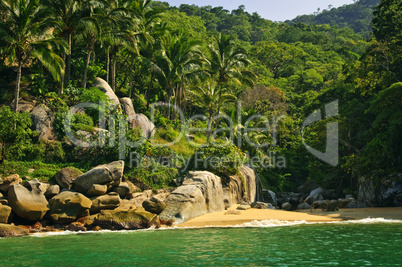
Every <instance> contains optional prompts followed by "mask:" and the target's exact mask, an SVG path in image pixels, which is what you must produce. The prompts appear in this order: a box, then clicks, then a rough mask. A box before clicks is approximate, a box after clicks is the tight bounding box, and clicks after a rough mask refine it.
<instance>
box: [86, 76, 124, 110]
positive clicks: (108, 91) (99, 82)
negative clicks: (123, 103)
mask: <svg viewBox="0 0 402 267" xmlns="http://www.w3.org/2000/svg"><path fill="white" fill-rule="evenodd" d="M92 87H96V88H99V90H101V91H102V92H104V93H105V95H107V96H108V97H109V99H110V100H111V101H112V102H113V104H115V105H119V104H120V101H119V98H118V97H117V96H116V94H115V93H114V91H113V89H112V87H110V85H109V84H108V83H107V82H106V81H105V80H103V79H101V78H96V79H95V82H94V83H93V84H92Z"/></svg>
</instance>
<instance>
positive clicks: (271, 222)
mask: <svg viewBox="0 0 402 267" xmlns="http://www.w3.org/2000/svg"><path fill="white" fill-rule="evenodd" d="M376 223H402V220H393V219H384V218H366V219H361V220H347V221H331V222H307V221H280V220H275V219H271V220H262V221H257V220H255V221H252V222H246V223H243V224H239V225H236V226H234V227H277V226H293V225H301V224H376Z"/></svg>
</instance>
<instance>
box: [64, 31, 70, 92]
mask: <svg viewBox="0 0 402 267" xmlns="http://www.w3.org/2000/svg"><path fill="white" fill-rule="evenodd" d="M71 37H72V34H71V32H69V33H68V37H67V38H68V51H67V60H66V81H65V84H66V85H68V84H69V82H70V77H71V45H72V44H71V43H72V42H71ZM62 93H63V92H62Z"/></svg>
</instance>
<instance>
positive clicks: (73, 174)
mask: <svg viewBox="0 0 402 267" xmlns="http://www.w3.org/2000/svg"><path fill="white" fill-rule="evenodd" d="M81 174H82V171H80V170H78V169H76V168H72V167H67V168H63V169H61V170H60V171H58V172H57V173H56V175H55V176H54V178H55V179H56V182H57V184H58V185H59V186H60V187H61V188H62V189H71V187H72V185H73V180H74V179H76V178H77V177H78V176H80V175H81Z"/></svg>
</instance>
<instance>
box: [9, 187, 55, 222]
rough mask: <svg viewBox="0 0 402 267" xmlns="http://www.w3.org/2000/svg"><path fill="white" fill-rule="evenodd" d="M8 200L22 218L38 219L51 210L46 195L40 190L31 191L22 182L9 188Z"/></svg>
mask: <svg viewBox="0 0 402 267" xmlns="http://www.w3.org/2000/svg"><path fill="white" fill-rule="evenodd" d="M8 201H9V204H10V206H11V208H12V209H13V211H14V212H15V213H16V214H17V215H18V216H19V217H21V218H24V219H27V220H30V221H38V220H41V219H42V218H43V216H45V214H46V212H47V211H48V210H49V208H48V206H49V205H48V204H49V203H48V202H47V200H46V197H45V195H44V194H43V193H41V191H40V190H37V189H34V190H32V191H29V190H28V189H27V188H25V187H23V186H22V185H20V184H14V185H12V186H10V188H9V189H8Z"/></svg>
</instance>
